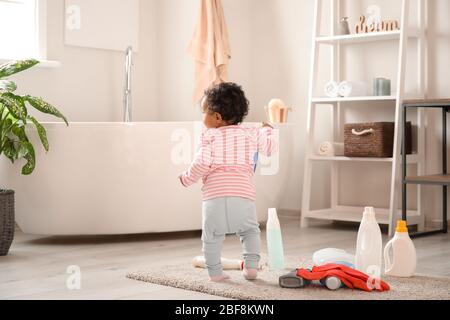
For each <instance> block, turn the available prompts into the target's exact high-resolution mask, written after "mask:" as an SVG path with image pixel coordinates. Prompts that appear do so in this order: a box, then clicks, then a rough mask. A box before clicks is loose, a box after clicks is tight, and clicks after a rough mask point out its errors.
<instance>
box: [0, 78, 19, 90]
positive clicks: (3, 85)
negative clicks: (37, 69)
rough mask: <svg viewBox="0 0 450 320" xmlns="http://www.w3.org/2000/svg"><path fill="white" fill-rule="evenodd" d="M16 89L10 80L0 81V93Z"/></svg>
mask: <svg viewBox="0 0 450 320" xmlns="http://www.w3.org/2000/svg"><path fill="white" fill-rule="evenodd" d="M16 89H17V85H16V84H15V83H14V82H13V81H10V80H0V91H8V92H14V91H16Z"/></svg>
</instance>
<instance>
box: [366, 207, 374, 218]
mask: <svg viewBox="0 0 450 320" xmlns="http://www.w3.org/2000/svg"><path fill="white" fill-rule="evenodd" d="M364 216H368V217H375V210H374V209H373V207H365V208H364Z"/></svg>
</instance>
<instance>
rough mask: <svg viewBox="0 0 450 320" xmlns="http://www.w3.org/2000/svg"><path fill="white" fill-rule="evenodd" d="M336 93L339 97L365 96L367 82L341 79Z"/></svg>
mask: <svg viewBox="0 0 450 320" xmlns="http://www.w3.org/2000/svg"><path fill="white" fill-rule="evenodd" d="M338 87H339V88H338V95H339V96H341V97H345V98H347V97H364V96H367V93H368V87H367V83H365V82H362V81H343V82H341V83H340V84H339V86H338Z"/></svg>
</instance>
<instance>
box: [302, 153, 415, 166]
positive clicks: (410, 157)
mask: <svg viewBox="0 0 450 320" xmlns="http://www.w3.org/2000/svg"><path fill="white" fill-rule="evenodd" d="M309 159H310V160H313V161H342V162H385V163H392V161H393V158H356V157H355V158H349V157H326V156H318V155H314V156H311V157H309ZM418 161H419V158H418V157H417V155H416V154H412V155H408V162H409V164H414V163H418Z"/></svg>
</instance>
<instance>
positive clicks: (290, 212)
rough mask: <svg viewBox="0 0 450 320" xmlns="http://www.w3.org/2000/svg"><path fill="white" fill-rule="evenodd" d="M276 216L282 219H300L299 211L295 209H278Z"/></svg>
mask: <svg viewBox="0 0 450 320" xmlns="http://www.w3.org/2000/svg"><path fill="white" fill-rule="evenodd" d="M278 214H279V215H280V216H282V217H296V218H300V216H301V210H297V209H278Z"/></svg>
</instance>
